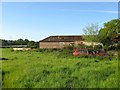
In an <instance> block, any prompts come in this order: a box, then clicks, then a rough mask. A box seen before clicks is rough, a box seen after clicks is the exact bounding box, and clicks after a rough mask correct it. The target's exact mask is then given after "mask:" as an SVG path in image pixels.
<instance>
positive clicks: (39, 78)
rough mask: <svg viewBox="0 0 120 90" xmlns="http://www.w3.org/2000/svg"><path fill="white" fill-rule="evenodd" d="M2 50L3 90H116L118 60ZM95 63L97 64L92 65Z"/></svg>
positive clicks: (56, 53)
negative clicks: (16, 89) (78, 89)
mask: <svg viewBox="0 0 120 90" xmlns="http://www.w3.org/2000/svg"><path fill="white" fill-rule="evenodd" d="M58 53H59V52H43V51H42V52H37V51H11V49H3V50H2V57H4V58H8V60H2V80H3V88H118V60H117V58H115V57H114V58H112V60H111V61H110V60H109V59H107V58H104V59H101V60H100V58H83V57H82V58H78V57H73V56H70V57H69V56H68V57H62V56H61V57H60V55H59V57H58ZM96 61H97V62H96Z"/></svg>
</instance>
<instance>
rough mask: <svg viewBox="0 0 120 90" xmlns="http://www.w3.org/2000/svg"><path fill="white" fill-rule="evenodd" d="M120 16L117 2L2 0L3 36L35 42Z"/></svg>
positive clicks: (72, 32) (101, 23) (100, 24)
mask: <svg viewBox="0 0 120 90" xmlns="http://www.w3.org/2000/svg"><path fill="white" fill-rule="evenodd" d="M116 18H118V3H117V2H3V3H2V31H1V32H2V35H1V36H0V38H2V39H7V40H17V39H19V38H22V39H29V40H34V41H39V40H42V39H44V38H46V37H48V36H51V35H82V34H84V33H83V29H84V28H85V27H86V26H87V25H88V24H91V23H93V24H95V23H98V25H99V28H101V27H103V24H104V23H105V22H108V21H110V20H112V19H116Z"/></svg>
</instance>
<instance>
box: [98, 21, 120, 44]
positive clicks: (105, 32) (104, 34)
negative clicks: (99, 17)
mask: <svg viewBox="0 0 120 90" xmlns="http://www.w3.org/2000/svg"><path fill="white" fill-rule="evenodd" d="M119 24H120V20H119V19H114V20H111V21H109V22H107V23H105V24H104V28H101V29H100V31H99V35H98V37H99V41H100V42H101V43H103V44H104V45H112V44H113V43H114V38H116V37H117V36H118V33H119V32H120V25H119Z"/></svg>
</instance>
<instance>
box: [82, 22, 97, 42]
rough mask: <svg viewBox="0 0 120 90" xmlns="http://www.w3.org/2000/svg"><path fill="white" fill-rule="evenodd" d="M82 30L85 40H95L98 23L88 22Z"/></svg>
mask: <svg viewBox="0 0 120 90" xmlns="http://www.w3.org/2000/svg"><path fill="white" fill-rule="evenodd" d="M83 32H84V39H85V40H86V41H97V35H98V32H99V30H98V24H97V23H96V24H88V26H86V27H85V28H84V29H83Z"/></svg>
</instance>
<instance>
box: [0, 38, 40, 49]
mask: <svg viewBox="0 0 120 90" xmlns="http://www.w3.org/2000/svg"><path fill="white" fill-rule="evenodd" d="M0 42H2V47H4V46H11V45H21V46H22V45H26V47H30V48H38V47H39V42H35V41H29V40H28V39H24V40H23V39H18V40H3V39H0Z"/></svg>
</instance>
